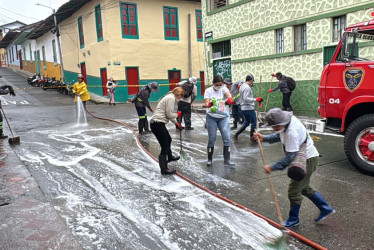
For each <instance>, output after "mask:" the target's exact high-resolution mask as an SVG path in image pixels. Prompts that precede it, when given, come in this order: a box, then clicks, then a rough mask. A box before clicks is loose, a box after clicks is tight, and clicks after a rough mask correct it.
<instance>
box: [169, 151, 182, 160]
mask: <svg viewBox="0 0 374 250" xmlns="http://www.w3.org/2000/svg"><path fill="white" fill-rule="evenodd" d="M180 158H181V157H180V156H173V154H172V153H171V150H170V151H169V153H168V163H169V162H171V161H177V160H179V159H180Z"/></svg>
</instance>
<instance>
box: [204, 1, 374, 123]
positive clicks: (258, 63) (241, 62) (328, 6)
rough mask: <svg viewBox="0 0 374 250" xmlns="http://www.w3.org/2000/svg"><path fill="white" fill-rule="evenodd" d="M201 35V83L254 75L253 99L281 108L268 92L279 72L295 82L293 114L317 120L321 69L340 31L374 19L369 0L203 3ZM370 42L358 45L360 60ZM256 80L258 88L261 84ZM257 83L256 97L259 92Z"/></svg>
mask: <svg viewBox="0 0 374 250" xmlns="http://www.w3.org/2000/svg"><path fill="white" fill-rule="evenodd" d="M202 10H203V24H204V34H205V42H204V45H205V68H206V70H205V72H206V75H205V80H206V84H207V85H210V84H211V82H212V79H213V76H214V75H216V74H221V75H223V76H224V77H230V78H231V79H232V81H234V82H235V81H238V80H244V79H245V76H246V75H248V74H249V73H251V74H253V75H254V76H255V80H256V82H255V86H254V88H253V91H254V96H255V97H256V96H259V95H261V97H263V98H264V99H265V102H266V100H267V98H268V95H269V101H268V105H267V106H266V105H263V107H262V108H261V111H264V109H265V106H266V107H267V110H268V109H269V108H273V107H282V94H281V93H280V92H279V91H276V92H273V93H271V94H268V89H269V88H270V87H271V88H274V87H275V86H276V85H277V83H278V81H277V80H276V78H272V77H271V74H272V73H276V72H282V73H283V74H284V75H286V76H291V77H293V78H294V79H295V81H296V85H297V87H296V89H295V91H294V92H293V94H292V97H291V104H292V106H293V109H294V112H295V113H296V114H298V115H308V116H316V117H318V112H317V109H318V101H317V99H318V86H319V80H320V76H321V73H322V70H323V67H324V65H325V64H326V63H328V62H329V61H330V59H331V57H332V55H333V53H334V51H335V48H336V46H337V44H338V43H339V40H340V37H341V35H342V34H343V32H344V29H345V28H346V27H348V26H350V25H352V24H355V23H358V22H362V21H368V20H371V19H373V17H372V16H371V13H372V12H373V11H374V2H373V1H362V0H341V1H330V0H302V1H289V0H283V1H277V0H275V1H260V0H202ZM373 48H374V43H372V42H369V43H363V44H359V53H360V55H362V56H364V55H365V54H367V53H374V49H373ZM260 82H261V84H260ZM260 85H261V94H260V93H259V91H260Z"/></svg>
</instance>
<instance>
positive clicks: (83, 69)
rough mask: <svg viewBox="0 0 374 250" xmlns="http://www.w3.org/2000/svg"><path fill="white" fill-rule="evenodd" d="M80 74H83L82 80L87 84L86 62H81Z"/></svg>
mask: <svg viewBox="0 0 374 250" xmlns="http://www.w3.org/2000/svg"><path fill="white" fill-rule="evenodd" d="M81 74H82V76H83V79H84V82H85V83H86V84H87V72H86V63H81Z"/></svg>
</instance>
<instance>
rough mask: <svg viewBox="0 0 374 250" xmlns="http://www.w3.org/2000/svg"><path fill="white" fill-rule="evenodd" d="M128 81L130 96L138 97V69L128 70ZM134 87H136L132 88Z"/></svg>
mask: <svg viewBox="0 0 374 250" xmlns="http://www.w3.org/2000/svg"><path fill="white" fill-rule="evenodd" d="M126 79H127V85H128V95H136V94H137V93H138V92H139V71H138V68H126ZM131 85H134V87H130V86H131Z"/></svg>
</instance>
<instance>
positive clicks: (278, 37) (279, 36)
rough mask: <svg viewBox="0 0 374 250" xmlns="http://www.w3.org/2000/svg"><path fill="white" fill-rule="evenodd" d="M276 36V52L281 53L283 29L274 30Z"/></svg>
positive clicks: (282, 50)
mask: <svg viewBox="0 0 374 250" xmlns="http://www.w3.org/2000/svg"><path fill="white" fill-rule="evenodd" d="M275 36H276V41H277V42H276V52H277V54H282V53H283V52H284V37H283V29H277V30H275Z"/></svg>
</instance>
